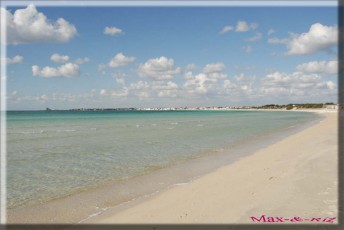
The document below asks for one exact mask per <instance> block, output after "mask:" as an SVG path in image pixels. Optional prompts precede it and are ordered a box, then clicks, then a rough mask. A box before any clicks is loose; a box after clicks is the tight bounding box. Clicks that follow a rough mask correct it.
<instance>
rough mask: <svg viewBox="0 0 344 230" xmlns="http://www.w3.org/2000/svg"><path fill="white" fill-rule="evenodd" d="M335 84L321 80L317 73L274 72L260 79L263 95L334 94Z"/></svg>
mask: <svg viewBox="0 0 344 230" xmlns="http://www.w3.org/2000/svg"><path fill="white" fill-rule="evenodd" d="M336 88H337V86H336V84H335V83H334V82H332V81H323V80H322V78H321V76H320V75H318V74H304V73H302V72H293V73H291V74H288V73H283V72H278V71H277V72H274V73H270V74H268V75H267V76H266V77H264V78H263V79H262V87H261V88H260V90H261V92H263V93H264V95H265V96H268V95H273V96H276V97H278V96H299V97H300V96H302V97H303V96H308V97H309V96H317V97H318V96H319V95H322V94H324V95H325V94H336Z"/></svg>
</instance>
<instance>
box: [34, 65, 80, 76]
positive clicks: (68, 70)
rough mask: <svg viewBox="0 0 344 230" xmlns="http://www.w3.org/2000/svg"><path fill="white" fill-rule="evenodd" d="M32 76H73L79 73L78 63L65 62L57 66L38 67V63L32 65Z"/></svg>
mask: <svg viewBox="0 0 344 230" xmlns="http://www.w3.org/2000/svg"><path fill="white" fill-rule="evenodd" d="M32 74H33V76H40V77H45V78H51V77H75V76H78V75H79V74H80V71H79V65H77V64H74V63H66V64H64V65H61V66H59V67H56V68H54V67H49V66H46V67H43V68H41V67H39V66H38V65H33V66H32Z"/></svg>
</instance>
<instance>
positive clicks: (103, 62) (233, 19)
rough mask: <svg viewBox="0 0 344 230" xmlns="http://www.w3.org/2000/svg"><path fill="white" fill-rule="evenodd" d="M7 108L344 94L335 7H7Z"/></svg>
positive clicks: (311, 98) (260, 101) (225, 102)
mask: <svg viewBox="0 0 344 230" xmlns="http://www.w3.org/2000/svg"><path fill="white" fill-rule="evenodd" d="M1 16H2V17H6V21H7V32H6V35H7V41H6V42H7V43H6V46H7V56H6V57H3V59H4V61H5V62H6V63H7V64H6V66H5V67H6V70H7V74H6V76H1V78H2V80H4V81H6V83H7V97H6V98H7V109H8V110H40V109H45V108H47V107H49V108H52V109H71V108H124V107H125V108H128V107H137V108H145V107H179V106H183V107H184V106H188V107H196V106H249V105H264V104H288V103H325V102H337V91H338V88H337V87H338V86H337V74H338V73H337V65H338V61H337V53H338V52H337V46H338V41H337V36H338V35H337V33H338V32H337V30H338V28H337V27H338V25H337V24H338V22H337V8H336V7H309V6H308V7H301V6H298V7H231V6H228V7H148V6H147V7H109V6H108V7H71V6H68V7H67V6H65V7H63V6H61V7H58V6H54V7H41V6H40V7H37V6H35V5H28V6H25V7H9V8H7V9H4V8H2V9H1Z"/></svg>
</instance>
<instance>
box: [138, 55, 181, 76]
mask: <svg viewBox="0 0 344 230" xmlns="http://www.w3.org/2000/svg"><path fill="white" fill-rule="evenodd" d="M180 70H181V69H180V68H179V67H174V60H173V59H172V58H166V57H164V56H161V57H159V58H154V59H149V60H148V61H146V62H145V63H144V64H141V65H140V66H139V68H138V74H139V75H140V76H142V77H149V78H151V79H153V80H170V79H172V78H173V77H174V76H175V75H176V74H178V73H180Z"/></svg>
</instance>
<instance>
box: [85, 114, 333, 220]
mask: <svg viewBox="0 0 344 230" xmlns="http://www.w3.org/2000/svg"><path fill="white" fill-rule="evenodd" d="M323 114H324V116H326V119H324V120H322V121H321V122H320V123H319V124H316V125H314V126H312V127H310V128H308V129H306V130H303V131H301V132H299V133H297V134H294V135H292V136H290V137H287V138H286V139H284V140H282V141H279V142H277V143H275V144H273V145H271V146H269V147H267V148H265V149H262V150H260V151H258V152H256V153H255V154H253V155H251V156H248V157H246V158H243V159H241V160H239V161H237V162H235V163H234V164H231V165H228V166H225V167H222V168H220V169H218V170H217V171H215V172H212V173H210V174H207V175H205V176H203V177H200V178H198V179H196V180H194V181H193V182H191V183H189V184H185V185H179V186H174V187H172V188H171V189H168V190H166V191H163V192H161V193H158V194H156V195H154V196H152V197H150V198H145V199H143V200H141V201H140V202H138V201H136V202H131V203H130V202H129V204H126V205H124V206H123V205H122V206H121V208H120V209H119V208H114V209H112V210H109V211H108V212H105V213H104V214H103V215H100V216H98V217H96V218H94V219H90V220H89V221H90V222H92V223H97V224H98V223H125V224H127V223H166V224H171V223H172V224H182V223H203V224H204V223H253V222H252V220H251V218H250V217H251V216H256V217H260V216H261V215H262V214H265V215H266V216H273V217H276V216H277V217H284V218H288V219H289V218H292V217H294V216H299V217H301V218H307V219H311V218H315V217H317V218H318V217H319V218H325V217H337V200H338V199H337V195H338V194H337V181H338V174H337V171H338V169H337V163H338V162H337V153H338V143H337V142H338V141H337V127H338V125H337V120H338V118H337V116H338V115H337V113H323ZM286 222H287V223H290V222H288V221H286ZM303 223H305V222H303ZM307 223H309V222H307Z"/></svg>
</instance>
